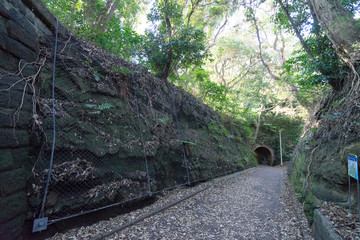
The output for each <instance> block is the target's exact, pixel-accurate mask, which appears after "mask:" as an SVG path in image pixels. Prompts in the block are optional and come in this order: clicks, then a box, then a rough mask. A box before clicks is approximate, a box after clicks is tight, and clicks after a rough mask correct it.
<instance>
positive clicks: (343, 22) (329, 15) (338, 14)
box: [310, 0, 360, 59]
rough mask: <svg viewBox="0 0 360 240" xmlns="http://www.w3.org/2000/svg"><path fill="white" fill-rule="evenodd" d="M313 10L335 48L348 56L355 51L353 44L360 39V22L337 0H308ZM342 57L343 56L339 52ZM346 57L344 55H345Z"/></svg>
mask: <svg viewBox="0 0 360 240" xmlns="http://www.w3.org/2000/svg"><path fill="white" fill-rule="evenodd" d="M310 1H311V3H312V6H313V7H314V12H315V13H316V16H317V17H318V19H319V21H320V22H321V25H322V27H323V28H324V29H325V30H326V35H327V36H328V37H329V39H330V40H331V42H332V43H333V44H334V46H335V47H336V48H339V49H340V50H343V51H344V52H345V53H346V55H347V56H348V57H349V56H351V55H353V54H358V53H356V52H355V47H354V45H355V44H357V43H358V41H359V40H360V37H359V36H360V24H359V23H358V22H357V21H356V20H355V19H354V18H353V15H352V14H351V13H350V12H349V11H348V10H346V9H345V7H344V6H343V5H342V4H341V3H340V2H339V1H338V0H310ZM339 54H340V56H341V57H342V58H343V59H344V56H343V55H342V54H341V53H339ZM345 58H346V57H345Z"/></svg>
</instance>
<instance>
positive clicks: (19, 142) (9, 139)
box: [0, 128, 30, 148]
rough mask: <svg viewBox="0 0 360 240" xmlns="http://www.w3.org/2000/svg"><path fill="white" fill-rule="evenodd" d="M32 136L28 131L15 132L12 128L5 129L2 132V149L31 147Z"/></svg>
mask: <svg viewBox="0 0 360 240" xmlns="http://www.w3.org/2000/svg"><path fill="white" fill-rule="evenodd" d="M29 144H30V136H29V133H28V131H27V130H18V129H15V131H14V130H13V129H12V128H5V129H2V130H1V135H0V148H14V147H22V146H29Z"/></svg>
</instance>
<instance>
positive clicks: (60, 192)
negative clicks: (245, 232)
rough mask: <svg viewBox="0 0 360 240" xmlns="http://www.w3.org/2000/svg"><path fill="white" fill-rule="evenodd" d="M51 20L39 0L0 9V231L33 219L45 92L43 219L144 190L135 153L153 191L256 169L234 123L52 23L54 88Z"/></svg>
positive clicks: (8, 235)
mask: <svg viewBox="0 0 360 240" xmlns="http://www.w3.org/2000/svg"><path fill="white" fill-rule="evenodd" d="M54 26H55V18H54V17H53V16H52V15H51V13H50V12H49V11H48V10H47V9H46V8H45V7H44V5H43V4H42V3H41V1H39V0H22V1H19V0H3V1H2V3H1V4H0V91H1V92H0V194H1V195H0V236H1V237H0V238H4V239H17V238H20V235H21V231H22V228H23V224H24V222H25V221H29V222H31V221H32V220H33V219H34V218H37V217H38V215H39V209H40V205H41V201H42V198H43V193H44V188H45V183H46V177H47V173H48V167H49V160H50V155H51V144H52V137H53V129H52V126H53V125H52V123H53V119H52V110H51V109H52V104H53V102H52V98H51V92H52V88H54V91H55V101H54V103H55V120H56V145H55V152H54V165H53V170H52V175H51V182H50V186H49V193H48V195H47V198H46V204H45V216H49V218H50V219H55V218H57V217H63V216H68V215H71V214H75V213H79V212H81V211H86V210H91V209H95V208H97V207H102V206H106V205H108V204H112V203H114V202H119V201H124V200H126V199H131V198H134V197H138V196H142V195H146V194H148V185H147V176H146V169H145V161H144V153H145V155H146V157H147V161H148V166H149V168H148V172H149V177H150V179H149V180H150V183H151V191H153V192H156V191H159V190H161V189H164V188H167V187H174V186H176V185H178V184H184V183H187V181H188V180H190V182H195V181H199V180H202V179H208V178H211V177H214V176H216V175H219V174H225V173H226V172H230V171H235V170H241V169H244V168H247V167H251V166H255V165H256V160H255V158H254V156H253V153H252V151H251V149H250V148H249V146H248V141H247V138H248V136H247V134H246V133H245V131H244V130H243V129H242V126H241V125H239V124H238V125H235V124H234V123H233V121H232V120H231V119H228V118H226V117H223V116H219V115H218V114H217V113H215V112H214V111H212V110H211V109H210V108H209V107H208V106H206V105H205V104H203V103H202V102H200V101H199V100H198V99H196V98H195V97H193V96H192V95H190V94H187V93H185V92H182V91H181V90H179V89H177V88H176V87H174V86H172V85H171V84H169V83H166V82H164V81H161V80H160V79H158V78H156V77H154V76H153V75H151V74H150V73H149V72H148V70H147V69H145V68H143V67H141V66H138V65H136V64H132V63H128V62H125V61H123V60H121V59H119V58H117V57H115V56H113V55H111V54H109V53H107V52H105V51H103V50H101V49H98V48H97V47H95V46H93V45H91V44H89V43H86V42H84V41H82V40H81V39H78V38H76V37H75V36H71V33H70V32H68V31H67V30H66V29H65V28H64V27H62V25H61V24H60V25H59V28H58V31H59V32H58V33H59V42H58V52H57V65H56V75H55V85H54V86H53V84H52V67H53V65H52V63H53V61H52V59H53V57H54V55H53V50H54V47H53V46H54V42H55V31H54V30H55V27H54ZM184 159H185V160H186V161H184ZM185 163H186V164H187V170H188V171H186V168H185V167H186V166H185ZM187 172H188V173H189V179H188V178H187Z"/></svg>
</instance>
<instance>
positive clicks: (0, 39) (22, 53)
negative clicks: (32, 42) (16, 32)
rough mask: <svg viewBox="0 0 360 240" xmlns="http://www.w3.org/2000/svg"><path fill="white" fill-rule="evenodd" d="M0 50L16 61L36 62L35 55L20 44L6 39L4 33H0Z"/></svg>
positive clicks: (8, 38)
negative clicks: (12, 56) (9, 54)
mask: <svg viewBox="0 0 360 240" xmlns="http://www.w3.org/2000/svg"><path fill="white" fill-rule="evenodd" d="M0 48H2V49H4V50H5V51H6V52H8V53H11V54H12V55H14V56H15V57H17V58H18V59H24V60H26V61H27V62H33V61H35V60H36V54H35V53H34V52H33V51H31V49H29V48H28V47H26V46H25V45H23V44H22V43H20V42H18V41H16V40H14V39H12V38H10V37H8V36H7V35H5V34H4V33H2V32H0Z"/></svg>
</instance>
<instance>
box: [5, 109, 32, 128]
mask: <svg viewBox="0 0 360 240" xmlns="http://www.w3.org/2000/svg"><path fill="white" fill-rule="evenodd" d="M15 112H16V110H15V109H4V108H0V128H3V127H5V128H11V127H14V125H15V124H16V125H15V127H17V128H27V126H28V125H29V119H31V118H32V112H30V111H20V115H19V119H18V121H17V122H16V123H15V119H14V114H15Z"/></svg>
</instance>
